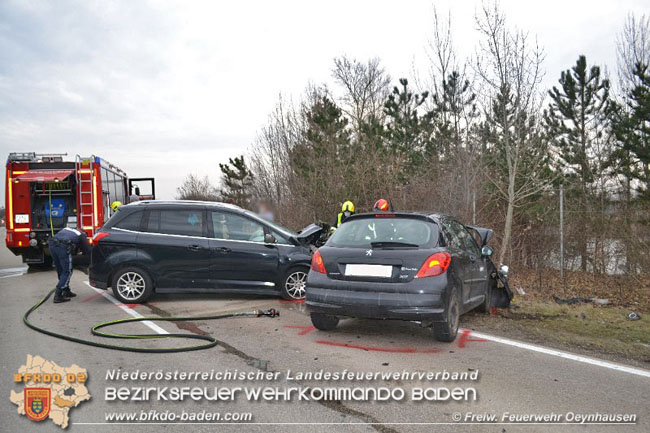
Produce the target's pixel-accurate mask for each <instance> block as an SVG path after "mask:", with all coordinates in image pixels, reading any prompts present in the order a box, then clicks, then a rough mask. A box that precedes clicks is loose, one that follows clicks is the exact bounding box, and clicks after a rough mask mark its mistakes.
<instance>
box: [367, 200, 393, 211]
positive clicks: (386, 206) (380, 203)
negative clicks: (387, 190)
mask: <svg viewBox="0 0 650 433" xmlns="http://www.w3.org/2000/svg"><path fill="white" fill-rule="evenodd" d="M372 210H374V211H375V212H377V211H379V212H391V211H392V210H393V207H392V206H391V205H390V202H389V201H388V200H386V199H383V198H380V199H379V200H377V201H376V202H375V205H374V206H373V207H372Z"/></svg>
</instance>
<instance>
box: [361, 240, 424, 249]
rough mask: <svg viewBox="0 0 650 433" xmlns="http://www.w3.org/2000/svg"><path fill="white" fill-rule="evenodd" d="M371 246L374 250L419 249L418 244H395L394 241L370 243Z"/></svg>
mask: <svg viewBox="0 0 650 433" xmlns="http://www.w3.org/2000/svg"><path fill="white" fill-rule="evenodd" d="M370 246H371V247H373V248H417V247H419V245H418V244H409V243H406V242H394V241H386V242H370Z"/></svg>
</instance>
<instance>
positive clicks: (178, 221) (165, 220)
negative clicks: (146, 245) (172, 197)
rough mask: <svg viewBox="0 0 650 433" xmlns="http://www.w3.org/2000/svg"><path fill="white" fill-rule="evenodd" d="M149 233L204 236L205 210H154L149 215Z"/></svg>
mask: <svg viewBox="0 0 650 433" xmlns="http://www.w3.org/2000/svg"><path fill="white" fill-rule="evenodd" d="M147 231H148V232H150V233H162V234H167V235H183V236H203V210H202V209H160V210H152V211H151V212H150V213H149V222H148V223H147Z"/></svg>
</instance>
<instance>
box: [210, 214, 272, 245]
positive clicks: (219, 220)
mask: <svg viewBox="0 0 650 433" xmlns="http://www.w3.org/2000/svg"><path fill="white" fill-rule="evenodd" d="M212 230H213V233H214V237H215V238H216V239H226V240H236V241H251V242H264V226H262V224H260V223H258V222H257V221H253V220H252V219H249V218H246V217H243V216H240V215H237V214H234V213H230V212H220V211H213V212H212Z"/></svg>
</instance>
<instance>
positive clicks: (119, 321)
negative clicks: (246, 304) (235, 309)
mask: <svg viewBox="0 0 650 433" xmlns="http://www.w3.org/2000/svg"><path fill="white" fill-rule="evenodd" d="M55 290H56V289H52V290H51V291H50V292H49V293H48V294H47V295H45V297H44V298H43V299H41V300H40V301H38V302H37V303H36V304H34V306H33V307H32V308H30V309H29V310H27V312H26V313H25V315H24V316H23V322H25V325H27V326H28V327H30V328H32V329H33V330H35V331H38V332H40V333H43V334H46V335H49V336H51V337H55V338H60V339H62V340H67V341H72V342H74V343H79V344H85V345H87V346H93V347H101V348H104V349H113V350H123V351H125V352H140V353H174V352H189V351H192V350H202V349H209V348H210V347H214V346H216V345H218V344H219V341H218V340H217V339H216V338H214V337H212V336H210V335H200V334H112V333H108V332H101V331H99V329H101V328H106V327H108V326H113V325H119V324H123V323H131V322H144V321H151V322H153V321H165V322H187V321H194V320H217V319H227V318H229V317H262V316H267V317H275V316H279V315H280V313H279V312H278V311H277V310H275V309H273V308H271V309H269V310H255V311H247V312H241V313H225V314H214V315H210V316H183V317H181V316H172V317H129V318H126V319H116V320H109V321H108V322H102V323H98V324H96V325H95V326H93V327H92V329H91V332H92V334H93V335H97V336H100V337H106V338H120V339H128V340H147V339H154V338H155V339H160V338H192V339H195V340H204V341H207V343H203V344H197V345H194V346H184V347H158V348H153V347H151V348H150V347H135V346H118V345H115V344H107V343H99V342H96V341H90V340H83V339H81V338H76V337H71V336H69V335H65V334H59V333H57V332H53V331H49V330H47V329H44V328H40V327H38V326H36V325H34V324H33V323H31V322H30V321H29V315H30V314H32V313H33V312H34V311H36V310H37V309H38V308H39V307H40V306H41V305H43V303H44V302H45V301H47V300H48V299H49V298H50V296H52V293H54V291H55Z"/></svg>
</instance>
